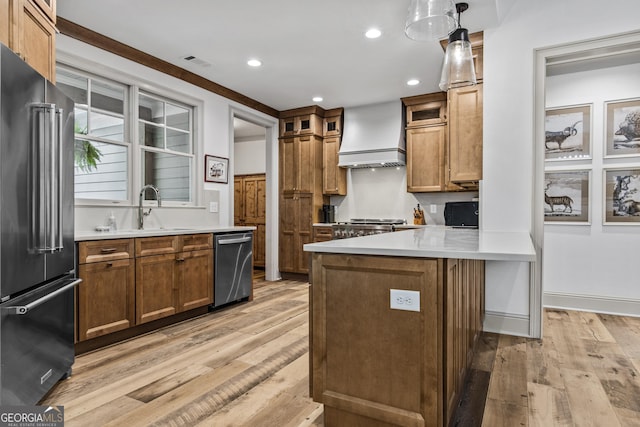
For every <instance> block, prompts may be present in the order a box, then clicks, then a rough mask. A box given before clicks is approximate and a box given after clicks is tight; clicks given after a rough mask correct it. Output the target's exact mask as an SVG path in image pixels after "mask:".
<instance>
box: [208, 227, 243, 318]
mask: <svg viewBox="0 0 640 427" xmlns="http://www.w3.org/2000/svg"><path fill="white" fill-rule="evenodd" d="M213 238H214V249H213V258H214V263H213V264H214V268H213V276H214V278H213V284H214V287H213V295H214V304H213V305H214V307H219V306H221V305H224V304H227V303H230V302H233V301H238V300H241V299H243V298H247V297H248V296H249V295H251V283H252V280H253V271H252V270H253V232H252V231H243V232H230V233H224V234H214V236H213Z"/></svg>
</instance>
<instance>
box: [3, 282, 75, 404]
mask: <svg viewBox="0 0 640 427" xmlns="http://www.w3.org/2000/svg"><path fill="white" fill-rule="evenodd" d="M79 282H80V280H79V279H74V278H72V277H70V276H67V277H63V278H61V279H59V280H56V281H54V282H52V283H50V284H48V285H46V286H41V287H39V288H37V289H35V290H33V291H29V292H27V293H25V294H23V295H21V296H19V297H17V298H13V299H11V300H10V301H8V302H5V303H3V304H1V305H0V360H1V365H2V370H1V374H0V386H1V387H0V405H35V404H36V403H37V402H38V401H39V400H40V399H42V397H43V396H44V395H45V394H46V393H47V392H48V391H49V390H50V389H51V387H52V386H53V385H54V384H55V383H56V382H57V381H58V380H59V379H61V378H63V377H66V376H68V375H70V374H71V365H73V362H74V350H73V328H74V323H73V288H74V286H76V285H77V284H78V283H79Z"/></svg>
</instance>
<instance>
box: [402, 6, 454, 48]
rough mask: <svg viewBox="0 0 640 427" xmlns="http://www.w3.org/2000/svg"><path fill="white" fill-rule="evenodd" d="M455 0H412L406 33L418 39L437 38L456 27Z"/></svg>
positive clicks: (405, 28) (411, 37)
mask: <svg viewBox="0 0 640 427" xmlns="http://www.w3.org/2000/svg"><path fill="white" fill-rule="evenodd" d="M455 10H456V9H455V5H454V4H453V0H411V5H410V6H409V14H408V15H407V21H406V23H405V26H404V33H405V34H406V35H407V37H409V38H410V39H413V40H417V41H425V40H437V39H441V38H443V37H445V36H447V35H448V34H449V33H451V32H452V31H453V30H454V29H455V28H456V19H455V17H454V14H455Z"/></svg>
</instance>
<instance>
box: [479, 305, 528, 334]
mask: <svg viewBox="0 0 640 427" xmlns="http://www.w3.org/2000/svg"><path fill="white" fill-rule="evenodd" d="M483 328H484V331H485V332H494V333H496V334H504V335H515V336H519V337H529V336H530V334H529V316H528V315H526V314H511V313H500V312H496V311H485V313H484V323H483Z"/></svg>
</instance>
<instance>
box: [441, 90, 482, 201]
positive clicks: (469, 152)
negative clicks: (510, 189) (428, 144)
mask: <svg viewBox="0 0 640 427" xmlns="http://www.w3.org/2000/svg"><path fill="white" fill-rule="evenodd" d="M448 106H449V124H448V126H449V181H450V182H451V183H452V184H454V185H458V186H460V187H462V188H469V189H477V188H478V181H479V180H481V179H482V117H483V114H482V84H477V85H476V86H468V87H461V88H457V89H452V90H450V91H449V92H448Z"/></svg>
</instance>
